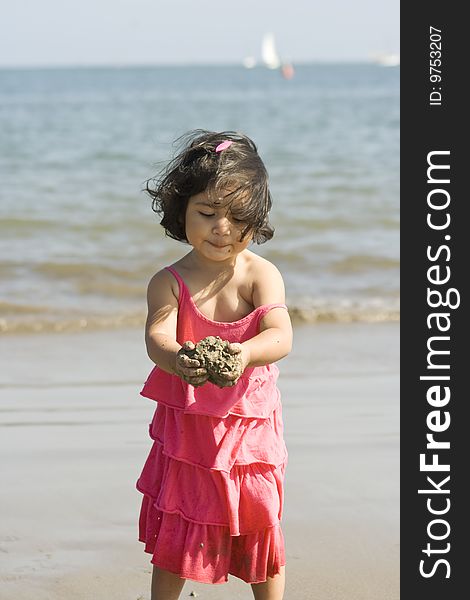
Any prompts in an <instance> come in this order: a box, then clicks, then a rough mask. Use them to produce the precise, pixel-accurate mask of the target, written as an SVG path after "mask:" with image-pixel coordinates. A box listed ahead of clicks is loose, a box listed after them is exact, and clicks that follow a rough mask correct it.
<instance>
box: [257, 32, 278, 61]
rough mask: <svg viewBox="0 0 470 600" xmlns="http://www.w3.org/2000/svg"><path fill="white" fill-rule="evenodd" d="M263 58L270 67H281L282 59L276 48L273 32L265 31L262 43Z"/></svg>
mask: <svg viewBox="0 0 470 600" xmlns="http://www.w3.org/2000/svg"><path fill="white" fill-rule="evenodd" d="M261 58H262V60H263V63H264V65H265V66H266V67H268V69H279V67H280V66H281V59H280V58H279V55H278V53H277V50H276V43H275V41H274V34H273V33H265V34H264V37H263V42H262V44H261Z"/></svg>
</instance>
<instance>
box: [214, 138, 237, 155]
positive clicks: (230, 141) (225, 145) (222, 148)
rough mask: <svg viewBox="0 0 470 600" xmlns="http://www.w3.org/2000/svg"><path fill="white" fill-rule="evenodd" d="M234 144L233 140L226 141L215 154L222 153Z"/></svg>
mask: <svg viewBox="0 0 470 600" xmlns="http://www.w3.org/2000/svg"><path fill="white" fill-rule="evenodd" d="M232 144H233V142H232V140H225V142H221V143H220V144H219V145H218V146H217V147H216V149H215V152H222V150H226V149H227V148H228V147H229V146H231V145H232Z"/></svg>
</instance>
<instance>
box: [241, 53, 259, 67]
mask: <svg viewBox="0 0 470 600" xmlns="http://www.w3.org/2000/svg"><path fill="white" fill-rule="evenodd" d="M243 66H244V67H245V69H253V67H256V58H255V57H254V56H245V58H244V59H243Z"/></svg>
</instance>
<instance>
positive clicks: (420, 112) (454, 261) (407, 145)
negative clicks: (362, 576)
mask: <svg viewBox="0 0 470 600" xmlns="http://www.w3.org/2000/svg"><path fill="white" fill-rule="evenodd" d="M463 11H464V4H462V3H457V2H447V3H444V2H436V1H435V0H431V1H429V2H426V3H422V4H416V3H415V4H414V5H413V4H410V3H407V5H405V3H404V2H402V3H401V51H400V53H401V64H400V78H401V84H400V95H401V96H400V97H401V152H400V161H401V299H402V303H401V304H402V308H401V481H400V484H401V490H400V492H401V501H400V512H401V528H400V529H401V531H400V537H401V560H400V596H401V599H402V600H419V599H421V598H423V599H426V600H434V599H436V600H437V599H439V600H443V599H445V600H453V599H454V598H455V599H457V598H458V599H460V598H464V597H467V595H468V589H467V585H466V583H467V577H470V565H469V566H467V560H466V559H467V554H468V550H467V539H468V533H469V532H468V529H469V527H468V520H466V518H465V517H466V515H465V512H466V507H467V505H470V502H469V499H468V498H469V496H468V495H467V494H468V492H466V488H467V487H470V486H467V480H469V483H470V469H469V468H468V467H467V461H470V420H469V419H468V418H467V414H468V409H467V405H468V402H469V401H470V399H469V393H468V391H467V390H466V388H465V381H464V379H465V373H466V371H470V365H469V366H467V363H468V362H469V359H470V353H469V352H468V344H467V340H466V338H467V331H469V333H470V328H469V327H468V324H467V319H466V316H467V315H466V305H467V298H468V287H469V286H468V279H469V278H470V248H469V245H470V244H469V243H470V218H468V220H466V216H465V215H466V213H468V210H467V207H466V205H467V204H470V197H469V193H468V191H467V190H466V189H465V187H466V186H465V183H466V179H467V173H469V175H470V165H468V166H467V164H466V163H467V156H469V157H470V152H469V151H468V150H467V148H466V146H467V138H469V137H470V127H469V125H468V118H467V111H466V110H464V103H465V104H468V100H467V98H466V92H465V89H466V88H467V87H468V86H467V79H468V75H467V74H468V72H469V68H468V66H467V64H466V63H467V62H468V58H467V55H468V53H467V52H466V46H467V44H466V41H467V40H468V38H469V33H468V25H467V24H466V19H465V17H464V15H463ZM430 26H433V27H436V28H438V29H441V30H442V65H441V70H442V82H440V83H431V82H430V78H429V75H430V64H429V61H430V54H429V53H430V39H429V34H430ZM433 86H434V87H436V86H437V87H441V88H442V89H441V92H442V103H441V106H430V104H429V94H430V92H431V91H432V87H433ZM468 145H469V146H470V142H469V144H468ZM434 150H450V155H449V156H450V158H449V159H446V160H448V161H449V162H450V184H449V185H447V186H445V187H446V189H447V190H448V191H449V193H450V196H451V203H450V206H449V210H450V214H451V224H450V226H449V229H448V230H446V231H445V233H446V234H449V235H450V236H451V239H450V241H448V242H445V241H444V240H443V238H444V232H442V231H440V232H439V231H433V230H432V229H430V228H429V227H428V226H427V223H426V218H427V213H428V212H429V209H428V206H427V195H428V193H429V190H430V184H429V183H428V182H427V175H426V171H427V167H428V163H427V155H428V153H429V152H431V151H434ZM444 162H445V161H444ZM468 180H469V183H468V186H469V187H470V177H468ZM467 223H468V224H469V225H468V226H467ZM443 243H448V245H449V248H450V250H451V256H450V259H449V261H447V262H446V261H445V260H444V258H442V260H440V261H439V262H440V264H441V265H442V266H443V267H445V265H448V266H449V267H450V269H451V280H450V282H449V284H448V286H447V287H449V286H450V287H454V288H456V289H457V290H458V291H459V293H460V302H461V303H460V306H459V307H458V308H455V309H447V310H448V312H449V313H450V319H451V327H450V329H449V332H448V333H447V335H449V336H450V341H449V346H448V348H449V349H450V355H449V356H447V357H445V359H444V362H447V363H449V364H450V371H449V372H448V373H449V374H450V377H451V380H450V382H448V384H449V386H450V389H451V400H450V402H449V404H448V406H447V407H446V408H445V409H444V408H442V410H448V411H449V413H450V417H451V424H450V427H449V429H448V430H447V431H446V432H444V433H442V434H440V435H441V438H440V439H442V440H444V439H447V440H449V441H450V444H451V446H450V450H446V451H444V450H442V451H441V453H440V462H444V458H445V457H446V458H447V459H448V462H450V472H449V473H436V474H435V479H436V481H440V480H442V479H443V477H446V476H447V475H450V481H449V484H448V487H449V488H450V494H449V495H448V497H449V499H450V501H451V506H450V509H449V512H448V513H447V514H446V515H443V518H446V519H447V520H448V522H449V525H450V533H449V536H448V538H447V539H445V540H443V541H442V542H441V543H440V545H441V547H443V546H444V544H445V543H446V542H449V543H450V549H449V552H448V553H446V554H440V555H438V554H436V555H433V556H434V557H435V558H434V559H432V558H431V559H429V558H428V557H426V555H425V554H424V553H423V552H422V550H423V548H425V547H426V544H427V542H428V541H431V542H432V540H429V538H428V534H427V526H428V524H429V522H430V521H431V520H432V519H433V518H438V517H437V516H436V517H433V516H432V515H430V513H429V512H428V510H427V507H426V500H427V496H426V495H420V494H418V489H422V488H423V487H428V488H429V487H431V486H429V485H427V486H426V475H432V474H431V473H422V472H420V469H419V455H420V454H421V453H423V452H425V451H426V433H428V432H429V430H428V428H427V425H426V416H427V414H428V413H429V411H430V410H433V408H432V407H430V405H429V404H428V402H427V400H426V391H427V388H428V387H429V385H430V383H429V382H424V381H420V379H419V378H420V376H421V375H425V374H426V373H427V374H429V372H427V371H426V368H427V352H428V350H427V346H426V343H427V341H428V338H429V336H430V335H433V334H432V333H431V332H430V330H429V329H428V327H427V324H426V318H427V315H428V314H429V313H430V312H432V311H433V309H430V308H429V306H428V303H427V287H428V285H429V282H428V279H427V269H428V268H429V266H430V265H431V264H432V263H430V262H429V260H428V258H427V256H426V249H427V246H428V245H431V246H433V247H434V248H436V247H438V246H439V245H440V244H443ZM444 255H445V253H443V254H442V257H444ZM439 310H446V309H444V308H442V309H439ZM434 335H435V333H434ZM442 335H446V334H444V333H442ZM440 374H443V372H441V373H440ZM443 385H447V383H443ZM467 440H468V445H467ZM428 452H429V451H428ZM445 452H446V453H447V454H444V453H445ZM423 484H424V485H423ZM443 487H444V486H443ZM434 497H436V498H437V496H434ZM443 497H444V496H443V495H441V496H440V498H441V501H442V502H443V500H442V498H443ZM436 506H437V504H436ZM434 531H436V532H437V531H438V529H435V530H434ZM441 531H443V529H441ZM432 543H433V544H435V547H436V548H438V547H439V543H438V542H432ZM439 558H444V559H447V560H448V561H449V565H450V577H449V578H446V574H447V568H446V567H445V566H444V565H443V564H441V565H440V566H438V567H437V568H436V571H435V574H434V575H433V576H432V577H429V578H424V577H423V576H422V575H421V574H420V572H419V563H420V561H421V560H422V559H426V560H427V563H426V564H427V569H429V565H431V564H432V561H433V560H438V559H439Z"/></svg>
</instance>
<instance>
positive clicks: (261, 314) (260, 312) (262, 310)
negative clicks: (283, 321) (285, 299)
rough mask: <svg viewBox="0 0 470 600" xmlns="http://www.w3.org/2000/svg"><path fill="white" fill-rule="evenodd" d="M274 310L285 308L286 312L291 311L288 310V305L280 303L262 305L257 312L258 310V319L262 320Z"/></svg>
mask: <svg viewBox="0 0 470 600" xmlns="http://www.w3.org/2000/svg"><path fill="white" fill-rule="evenodd" d="M273 308H285V309H286V310H289V309H288V308H287V305H286V304H280V303H275V304H262V305H261V306H258V308H257V310H258V319H259V320H261V319H262V318H263V317H264V316H265V315H266V314H267V313H268V312H269V311H270V310H272V309H273Z"/></svg>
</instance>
